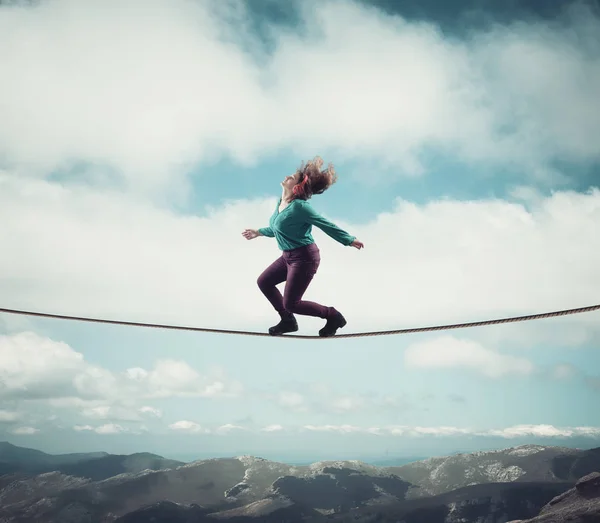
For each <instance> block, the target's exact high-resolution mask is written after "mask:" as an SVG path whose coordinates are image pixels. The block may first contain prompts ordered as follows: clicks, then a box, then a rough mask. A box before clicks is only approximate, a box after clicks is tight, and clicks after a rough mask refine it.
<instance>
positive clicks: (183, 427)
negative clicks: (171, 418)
mask: <svg viewBox="0 0 600 523" xmlns="http://www.w3.org/2000/svg"><path fill="white" fill-rule="evenodd" d="M169 428H170V429H171V430H172V431H176V432H184V433H190V434H209V433H210V430H208V429H205V428H203V427H202V426H200V425H199V424H198V423H195V422H193V421H188V420H181V421H176V422H175V423H171V424H170V425H169Z"/></svg>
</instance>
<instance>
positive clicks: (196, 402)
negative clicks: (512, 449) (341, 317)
mask: <svg viewBox="0 0 600 523" xmlns="http://www.w3.org/2000/svg"><path fill="white" fill-rule="evenodd" d="M119 5H120V7H119V8H117V7H114V6H110V5H107V4H106V3H104V2H96V1H89V2H85V3H75V2H69V1H66V0H55V1H45V2H40V3H37V4H36V5H35V6H16V7H15V6H7V5H3V6H0V31H1V32H2V34H3V35H6V36H5V40H6V42H7V43H8V44H7V45H4V46H3V48H2V50H0V63H2V64H3V66H2V67H3V70H2V75H3V78H6V79H8V80H7V81H4V82H3V83H2V85H1V86H0V98H1V99H2V100H4V101H5V102H7V103H5V104H4V105H2V106H0V188H1V190H0V218H1V219H2V223H3V226H2V228H0V241H1V242H2V245H3V247H4V248H3V255H2V257H1V258H0V295H1V296H2V302H1V306H2V307H6V308H13V309H25V310H37V311H44V312H55V313H59V314H72V315H81V316H95V317H108V318H111V319H122V320H130V321H141V322H159V323H175V324H186V325H195V326H202V327H212V328H232V329H250V330H258V331H266V330H267V328H268V327H269V326H270V325H272V324H274V323H275V322H276V321H277V318H276V315H275V314H274V313H273V311H272V310H271V309H270V306H269V304H268V302H267V301H266V300H265V299H264V298H263V297H262V295H261V294H260V292H259V290H258V288H257V286H256V278H257V277H258V275H259V274H260V272H261V271H262V270H263V269H264V268H265V267H266V266H267V265H268V264H269V263H270V262H271V261H273V260H274V259H275V258H276V257H277V256H278V255H279V253H278V251H277V247H276V244H275V242H274V241H272V240H270V239H268V238H258V239H256V240H253V241H252V242H247V241H245V240H244V239H243V238H242V237H241V231H242V230H243V229H244V228H246V227H251V228H258V227H262V226H264V225H266V224H267V223H268V219H269V216H270V215H271V213H272V211H273V208H274V206H275V204H276V202H277V198H278V196H279V194H280V191H281V189H280V186H279V183H280V181H281V180H282V178H283V177H284V176H285V175H287V174H289V173H292V172H293V171H294V169H295V168H296V167H297V166H299V164H300V163H301V161H302V160H306V159H309V158H312V157H313V156H315V155H317V154H318V155H321V156H322V157H323V158H324V160H325V161H326V162H330V161H331V162H333V163H334V165H335V167H336V170H337V172H338V175H339V181H338V183H337V184H336V185H335V186H334V187H333V188H332V189H331V190H330V191H328V192H326V193H325V194H324V195H321V196H318V197H315V198H314V200H313V205H314V206H315V208H316V209H317V210H318V211H319V212H321V213H323V214H324V215H326V216H327V217H329V218H331V219H332V220H333V221H335V222H336V223H338V224H339V225H340V226H342V227H343V228H345V229H347V230H348V231H349V232H351V233H352V234H354V235H356V236H357V237H358V238H359V239H360V240H361V241H363V242H364V243H365V246H366V247H365V249H364V250H362V251H356V250H354V249H347V248H345V247H343V246H341V245H339V244H337V243H335V242H334V241H333V240H332V239H330V238H328V237H327V236H325V235H324V234H323V233H322V232H321V231H319V230H316V231H315V232H314V236H315V239H316V241H317V243H318V245H319V247H320V249H321V253H322V264H321V267H320V269H319V273H318V275H317V277H316V278H315V280H314V282H313V284H312V285H311V288H310V289H309V291H308V293H307V298H308V299H313V300H316V301H320V302H323V303H325V304H327V305H335V306H336V307H337V308H338V309H340V310H341V311H342V312H343V313H344V314H345V315H346V317H347V319H348V325H347V327H346V328H345V332H359V331H371V330H385V329H395V328H406V327H414V326H425V325H434V324H446V323H453V322H463V321H477V320H484V319H490V318H496V317H505V316H513V315H521V314H532V313H538V312H545V311H551V310H559V309H565V308H575V307H581V306H586V305H591V304H595V303H596V302H597V292H595V290H596V289H597V288H598V286H599V285H600V269H599V267H600V232H599V231H598V227H597V224H598V223H599V221H598V220H599V218H600V190H599V186H600V184H599V183H598V181H599V180H600V169H599V165H600V163H599V159H600V142H598V140H597V136H599V135H600V124H599V122H600V113H599V108H598V104H597V102H596V97H597V94H596V93H597V92H598V90H599V89H600V61H599V60H598V58H597V57H598V56H599V55H598V53H597V50H598V49H599V47H600V38H599V36H598V35H599V34H600V31H599V30H598V29H600V15H599V11H598V8H597V6H596V5H594V4H592V3H589V2H588V3H583V2H581V3H571V4H566V3H565V4H563V5H562V6H561V8H560V9H559V8H557V7H556V5H557V4H553V5H554V6H555V7H554V8H552V9H550V8H548V7H547V5H546V6H544V5H542V3H540V2H529V3H520V4H519V6H517V5H516V3H514V4H511V3H506V2H503V3H499V2H487V3H486V4H485V8H482V7H479V8H477V9H476V10H474V5H475V4H474V3H472V2H470V3H469V2H464V3H460V2H458V1H456V2H452V5H451V6H450V3H448V5H447V6H446V7H447V9H446V8H444V9H440V8H438V7H436V5H435V3H432V2H430V3H416V2H409V1H405V2H398V3H393V2H387V1H386V2H383V1H381V2H370V3H369V2H366V1H365V2H350V1H346V0H344V1H327V2H318V3H315V2H309V1H306V2H302V3H300V2H294V3H290V4H287V7H286V9H282V8H281V7H278V6H277V5H276V3H274V2H264V3H259V2H253V3H251V4H248V5H246V4H244V3H242V2H235V1H227V2H225V1H224V2H222V3H218V4H217V3H207V2H201V1H192V2H179V1H169V2H164V1H159V0H152V1H151V2H141V1H135V0H132V1H128V2H122V3H121V4H119ZM448 6H450V7H451V9H450V7H448ZM451 14H452V16H451ZM454 15H456V16H454ZM107 34H110V35H111V37H110V39H107V37H106V35H107ZM40 78H43V80H44V81H43V82H42V81H40ZM321 325H322V322H321V320H318V319H314V318H301V322H300V334H314V333H316V332H317V331H318V329H319V328H320V327H321ZM599 340H600V330H599V328H598V313H597V312H591V313H587V314H582V315H577V316H568V317H561V318H552V319H546V320H539V321H535V322H530V323H519V324H508V325H498V326H490V327H483V328H476V329H464V330H455V331H447V332H433V333H423V334H413V335H402V336H385V337H369V338H357V339H333V340H321V341H305V340H281V339H272V338H253V337H249V338H246V337H240V336H222V335H214V334H202V333H186V332H177V331H160V330H153V329H136V328H128V327H118V326H110V325H98V324H86V323H71V322H68V321H58V320H49V319H45V320H38V319H33V318H26V317H21V316H13V315H9V314H0V379H2V382H1V383H2V385H3V386H2V387H1V388H0V438H2V439H5V440H8V441H11V442H13V443H15V444H19V445H24V446H31V447H35V448H40V449H42V450H46V451H49V452H67V451H71V450H73V451H82V450H106V451H110V452H123V453H124V452H135V451H151V452H157V453H159V454H162V455H167V456H172V457H183V458H184V459H192V457H194V456H197V457H202V456H207V455H231V454H239V453H247V454H259V455H261V456H264V457H271V458H273V459H313V458H314V459H325V458H328V457H329V458H339V457H346V458H357V457H358V458H362V457H365V458H369V459H371V458H373V457H379V456H383V455H386V454H388V455H403V456H426V455H438V454H440V453H444V452H453V451H455V450H477V449H482V448H492V447H503V446H511V445H516V444H521V443H527V442H534V441H535V442H543V443H549V444H561V445H577V446H594V445H596V446H597V445H598V444H599V442H598V440H599V438H600V415H599V414H598V409H597V408H595V405H596V404H597V402H598V398H599V394H600V375H599V374H598V371H597V370H595V369H598V368H600V351H599Z"/></svg>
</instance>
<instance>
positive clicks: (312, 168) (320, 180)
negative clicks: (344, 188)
mask: <svg viewBox="0 0 600 523" xmlns="http://www.w3.org/2000/svg"><path fill="white" fill-rule="evenodd" d="M321 167H323V160H322V159H321V157H320V156H316V157H315V158H314V159H312V160H310V161H308V162H306V163H304V162H302V165H301V166H300V168H299V169H298V170H297V171H296V172H297V173H299V174H300V176H299V178H298V182H297V183H296V185H295V186H294V188H293V190H292V195H291V196H290V201H292V200H295V199H296V198H298V199H301V200H308V199H310V198H311V197H312V196H313V195H314V194H322V193H324V192H325V191H326V190H327V189H329V187H331V186H332V185H333V184H334V183H335V182H336V181H337V174H336V173H335V169H334V168H333V164H331V163H330V164H329V165H328V166H327V168H326V169H323V170H321Z"/></svg>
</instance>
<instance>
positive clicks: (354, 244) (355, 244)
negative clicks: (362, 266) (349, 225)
mask: <svg viewBox="0 0 600 523" xmlns="http://www.w3.org/2000/svg"><path fill="white" fill-rule="evenodd" d="M350 246H351V247H354V248H356V249H358V250H360V249H363V248H364V246H365V244H364V243H363V242H359V241H358V240H354V241H353V242H352V243H351V244H350Z"/></svg>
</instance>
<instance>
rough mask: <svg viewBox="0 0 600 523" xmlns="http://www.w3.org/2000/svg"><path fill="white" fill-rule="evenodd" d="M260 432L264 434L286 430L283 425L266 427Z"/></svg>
mask: <svg viewBox="0 0 600 523" xmlns="http://www.w3.org/2000/svg"><path fill="white" fill-rule="evenodd" d="M260 430H261V431H262V432H281V431H282V430H284V428H283V427H282V426H281V425H278V424H273V425H267V426H266V427H263V428H262V429H260Z"/></svg>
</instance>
